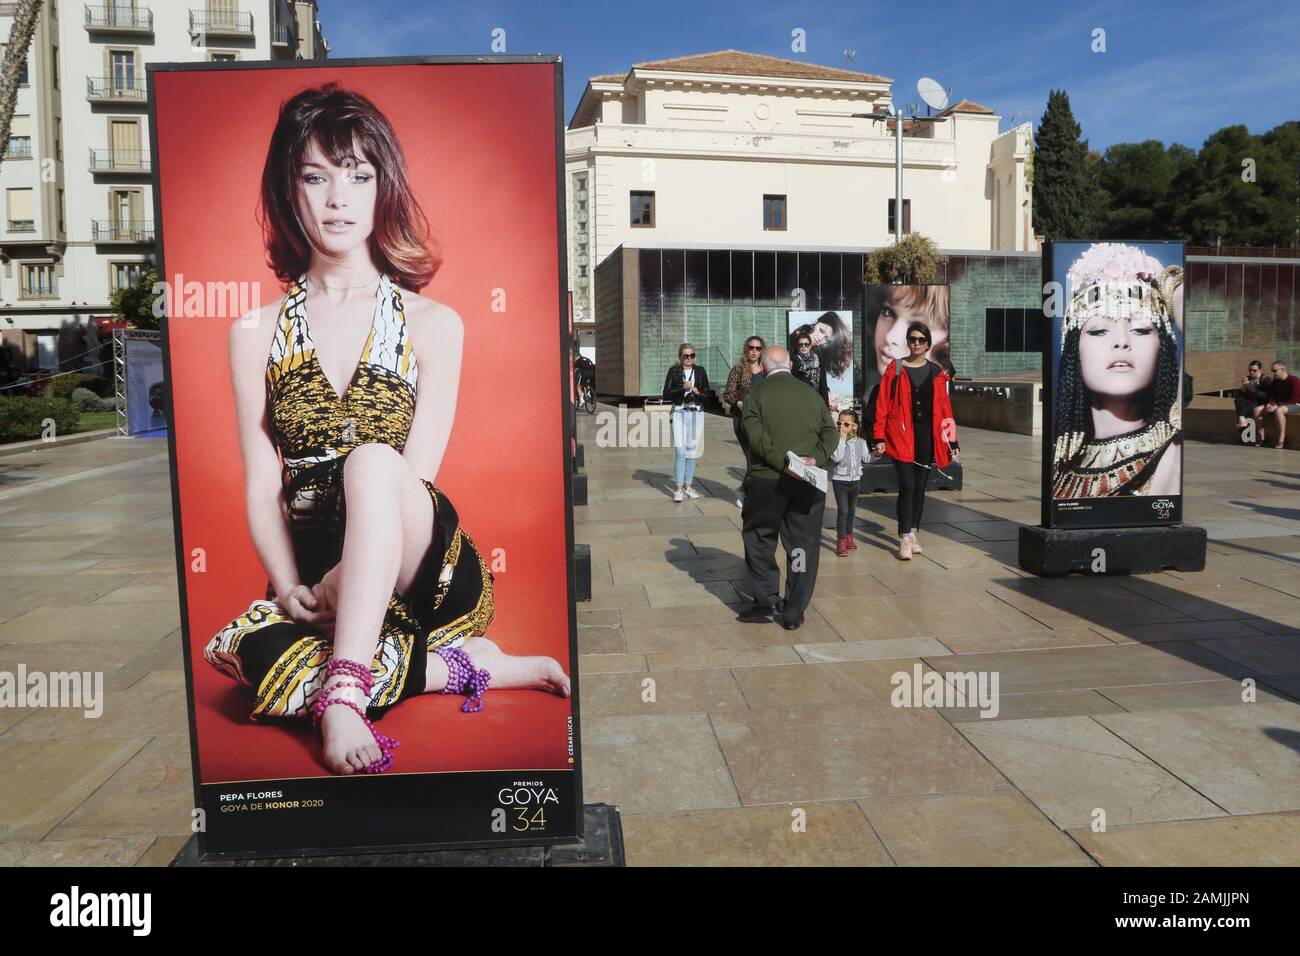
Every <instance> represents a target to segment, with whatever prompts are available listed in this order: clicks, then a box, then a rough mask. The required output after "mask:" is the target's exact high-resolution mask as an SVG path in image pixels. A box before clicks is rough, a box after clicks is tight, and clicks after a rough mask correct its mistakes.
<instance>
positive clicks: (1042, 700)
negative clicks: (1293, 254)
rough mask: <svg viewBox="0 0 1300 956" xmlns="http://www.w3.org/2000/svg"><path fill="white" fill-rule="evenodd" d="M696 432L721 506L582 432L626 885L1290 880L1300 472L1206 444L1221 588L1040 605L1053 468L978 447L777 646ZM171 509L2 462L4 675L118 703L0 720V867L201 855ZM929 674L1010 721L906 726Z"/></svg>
mask: <svg viewBox="0 0 1300 956" xmlns="http://www.w3.org/2000/svg"><path fill="white" fill-rule="evenodd" d="M601 410H602V412H604V411H608V408H607V407H606V406H602V407H601ZM705 428H706V437H705V457H704V458H703V460H702V461H701V463H700V467H699V469H698V472H697V479H696V487H697V489H699V490H700V491H702V492H704V493H705V494H706V495H707V497H705V498H703V499H701V500H699V501H687V502H683V503H680V504H679V503H674V502H673V501H672V500H671V497H670V495H671V490H670V489H671V483H672V477H671V475H672V450H671V449H666V448H651V449H618V448H599V447H597V443H596V429H597V419H596V418H593V417H591V416H585V415H583V416H579V438H580V440H581V441H583V443H584V446H585V452H586V467H585V469H584V471H585V473H586V474H587V476H588V482H589V488H590V493H589V503H588V504H587V505H586V506H584V507H579V508H578V509H577V510H576V522H575V529H576V536H577V540H578V541H580V542H586V543H589V544H590V545H591V551H592V566H593V600H592V601H591V602H590V603H584V604H580V605H579V611H578V623H579V632H578V643H579V650H580V653H581V659H580V662H579V666H580V669H581V695H582V696H581V698H580V706H581V715H582V746H583V771H584V791H585V792H584V798H585V800H586V801H587V802H607V803H612V804H616V805H618V806H619V807H620V808H621V810H622V814H623V827H624V833H625V837H626V845H627V858H628V862H629V863H630V864H633V865H659V864H662V865H686V864H737V865H773V864H850V865H881V866H890V865H917V864H921V865H925V864H973V865H979V864H1016V865H1019V864H1025V865H1040V864H1041V865H1072V866H1090V865H1097V864H1100V865H1107V866H1109V865H1150V864H1172V865H1184V864H1188V865H1191V864H1199V865H1258V864H1283V863H1289V864H1295V863H1297V862H1300V704H1298V703H1297V702H1296V701H1297V699H1300V495H1297V491H1300V453H1297V452H1294V451H1275V450H1272V449H1254V448H1240V447H1235V446H1231V445H1206V444H1198V443H1192V444H1190V445H1189V446H1188V448H1187V451H1186V476H1187V477H1186V487H1185V493H1186V499H1185V507H1184V513H1185V515H1186V518H1187V520H1188V521H1189V522H1191V523H1194V524H1198V525H1201V526H1203V527H1205V528H1206V529H1207V531H1208V532H1209V536H1210V548H1209V556H1208V564H1207V567H1206V570H1205V571H1204V572H1203V573H1200V574H1183V573H1173V572H1165V573H1162V574H1156V575H1145V576H1141V577H1131V578H1123V577H1114V578H1103V577H1088V578H1085V577H1082V576H1078V575H1075V576H1073V577H1070V578H1066V579H1056V580H1043V579H1037V578H1034V577H1032V576H1028V575H1026V574H1025V573H1024V572H1021V571H1020V570H1019V569H1018V568H1017V567H1016V535H1017V524H1018V523H1020V522H1028V523H1037V520H1038V514H1039V504H1038V488H1039V485H1038V482H1039V454H1038V447H1039V442H1038V440H1037V439H1031V438H1027V437H1024V436H1018V435H1011V434H1003V433H997V432H984V431H976V430H973V429H967V430H965V431H964V432H963V434H962V449H963V461H964V464H965V489H964V490H963V491H961V492H938V493H932V494H931V495H930V496H929V499H928V502H927V507H926V516H925V523H924V524H923V527H922V533H921V543H922V545H923V546H924V548H925V553H924V555H923V556H918V557H916V558H914V559H913V560H912V561H911V562H910V563H903V562H900V561H898V560H897V559H896V557H895V555H894V550H893V537H894V536H893V534H892V530H891V529H892V525H893V516H892V509H893V498H892V497H887V496H883V495H876V496H871V497H867V498H864V499H863V502H862V506H861V507H860V508H859V512H858V528H857V537H858V543H859V549H858V550H857V551H856V552H854V553H852V555H851V556H850V557H847V558H837V557H836V556H835V553H834V550H833V549H832V548H831V547H830V545H831V543H832V542H833V539H834V512H833V510H831V509H830V508H828V510H827V513H826V519H827V520H826V523H827V525H828V526H829V530H827V531H826V532H825V534H824V536H823V551H822V557H821V568H820V573H819V577H818V582H817V588H816V595H815V598H814V601H813V604H812V607H811V608H810V610H809V613H808V616H807V622H806V623H805V624H804V626H803V627H802V628H800V629H799V630H797V631H785V630H783V629H782V628H781V627H780V626H779V625H776V624H740V623H736V621H735V614H736V611H737V609H738V608H739V607H740V606H741V605H743V604H744V603H746V599H745V597H744V595H743V592H744V590H745V587H746V581H745V578H746V574H745V566H744V562H743V559H742V556H741V555H742V549H741V541H740V533H739V522H740V509H739V508H738V507H737V506H736V495H737V489H738V488H739V485H740V479H741V477H742V475H743V471H744V463H743V457H742V455H741V453H740V451H739V449H738V447H737V445H736V443H735V440H734V438H733V437H732V432H731V427H730V423H729V422H728V421H727V420H726V419H723V418H719V417H716V416H708V417H707V419H706V426H705ZM170 504H171V502H170V494H169V480H168V472H167V460H166V446H165V443H163V442H159V441H149V440H124V439H107V440H101V441H93V442H87V443H84V444H79V445H71V446H67V447H57V448H46V449H42V450H39V451H33V452H26V453H23V454H18V455H11V456H6V457H0V576H2V579H3V587H2V588H0V670H4V671H11V672H12V671H15V670H16V669H17V667H18V665H19V664H20V663H21V664H25V665H26V667H27V668H28V669H29V670H68V669H73V668H76V669H79V670H92V671H93V670H102V671H104V672H105V673H106V677H105V680H106V690H107V692H108V693H107V701H106V703H105V710H104V716H103V717H102V718H101V719H99V720H86V719H84V718H83V717H82V716H81V714H80V712H74V711H60V710H14V709H4V710H0V768H3V770H4V773H3V774H0V863H2V864H50V863H64V864H68V863H76V864H137V865H151V864H157V865H163V864H166V863H167V862H168V861H169V860H170V859H171V858H172V856H174V854H175V853H176V851H177V850H178V849H179V847H180V846H181V844H182V843H183V842H184V841H185V840H186V839H187V838H188V836H189V827H190V808H191V806H192V804H193V798H192V789H191V777H190V772H189V742H188V736H187V727H186V716H185V687H184V676H183V674H182V670H181V651H180V633H179V630H178V627H179V612H178V605H177V599H176V586H175V560H174V549H173V540H172V522H171V514H170V510H171V507H170ZM491 636H492V637H493V638H495V639H497V640H498V641H500V642H501V643H502V644H503V645H505V646H507V647H508V645H509V635H508V634H497V633H493V634H492V635H491ZM914 667H920V668H921V669H923V670H924V671H929V670H938V671H942V672H945V673H946V672H954V671H978V672H988V673H996V674H997V675H998V678H999V682H1000V687H999V689H1000V707H999V712H998V714H997V716H996V717H995V718H991V719H986V718H982V717H981V716H980V714H979V712H978V709H977V708H974V707H960V706H959V707H954V708H948V709H945V708H898V707H894V706H892V705H891V704H890V694H891V691H892V686H891V676H892V675H894V674H895V673H897V672H900V671H904V672H907V673H909V674H910V673H912V671H913V668H914ZM1244 678H1252V679H1253V680H1254V681H1255V684H1256V688H1255V696H1256V699H1255V700H1254V702H1251V703H1243V702H1242V696H1243V684H1242V681H1243V679H1244ZM1102 821H1104V829H1103V828H1102V827H1101V825H1100V824H1101V822H1102Z"/></svg>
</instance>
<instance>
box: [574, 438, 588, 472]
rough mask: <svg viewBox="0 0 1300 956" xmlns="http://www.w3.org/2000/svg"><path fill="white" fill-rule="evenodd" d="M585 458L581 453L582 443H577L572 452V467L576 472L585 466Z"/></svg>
mask: <svg viewBox="0 0 1300 956" xmlns="http://www.w3.org/2000/svg"><path fill="white" fill-rule="evenodd" d="M585 460H586V456H585V455H584V454H583V453H582V442H578V444H577V445H576V446H575V448H574V451H573V467H574V470H575V471H576V470H577V469H579V468H582V467H583V466H584V464H585Z"/></svg>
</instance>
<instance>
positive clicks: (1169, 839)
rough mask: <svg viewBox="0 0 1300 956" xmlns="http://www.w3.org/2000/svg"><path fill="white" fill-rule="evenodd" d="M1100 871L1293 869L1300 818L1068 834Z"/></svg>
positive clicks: (1268, 816) (1299, 852) (1299, 848)
mask: <svg viewBox="0 0 1300 956" xmlns="http://www.w3.org/2000/svg"><path fill="white" fill-rule="evenodd" d="M1069 832H1070V836H1072V837H1073V838H1074V839H1075V840H1077V841H1078V842H1079V844H1080V845H1081V846H1082V847H1083V848H1084V849H1085V850H1087V852H1088V853H1089V854H1090V855H1091V856H1092V857H1093V858H1094V859H1096V860H1097V862H1098V863H1100V864H1101V865H1102V866H1213V867H1227V866H1295V865H1296V861H1297V860H1300V813H1265V814H1259V815H1258V816H1236V817H1220V818H1218V819H1215V820H1181V821H1178V822H1174V823H1148V824H1144V825H1138V826H1123V827H1108V828H1107V829H1106V831H1105V832H1104V833H1097V832H1094V831H1093V830H1091V829H1082V830H1071V831H1069Z"/></svg>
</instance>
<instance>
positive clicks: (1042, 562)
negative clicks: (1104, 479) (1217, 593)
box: [1020, 524, 1206, 578]
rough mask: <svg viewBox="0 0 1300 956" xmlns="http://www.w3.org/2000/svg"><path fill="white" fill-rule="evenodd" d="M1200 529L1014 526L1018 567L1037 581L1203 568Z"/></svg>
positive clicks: (1172, 527) (1188, 526)
mask: <svg viewBox="0 0 1300 956" xmlns="http://www.w3.org/2000/svg"><path fill="white" fill-rule="evenodd" d="M1205 541H1206V535H1205V529H1204V528H1197V527H1195V526H1193V525H1189V524H1175V525H1167V526H1165V527H1161V528H1098V529H1095V530H1094V529H1089V530H1075V529H1072V528H1054V529H1051V530H1048V529H1046V528H1040V527H1037V526H1030V525H1021V526H1020V566H1021V567H1022V568H1024V569H1025V570H1026V571H1029V572H1031V573H1033V574H1038V575H1041V576H1043V577H1052V578H1054V577H1061V576H1063V575H1066V574H1070V573H1071V572H1074V571H1078V572H1080V573H1082V574H1151V573H1154V572H1156V571H1164V570H1165V569H1170V568H1171V569H1173V570H1176V571H1204V570H1205Z"/></svg>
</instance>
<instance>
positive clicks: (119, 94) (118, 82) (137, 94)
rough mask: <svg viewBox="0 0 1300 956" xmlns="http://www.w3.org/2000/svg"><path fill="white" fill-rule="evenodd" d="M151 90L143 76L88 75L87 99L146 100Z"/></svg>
mask: <svg viewBox="0 0 1300 956" xmlns="http://www.w3.org/2000/svg"><path fill="white" fill-rule="evenodd" d="M148 95H149V90H148V88H147V87H146V86H145V79H144V77H142V76H88V77H86V99H88V100H135V101H137V102H141V103H142V102H144V100H145V99H146V98H147V97H148Z"/></svg>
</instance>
